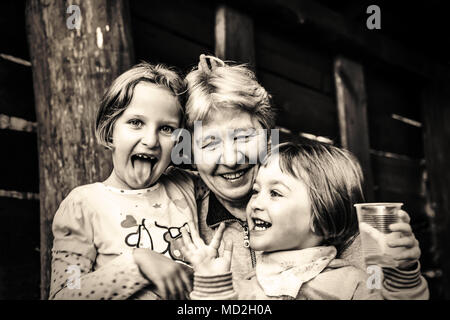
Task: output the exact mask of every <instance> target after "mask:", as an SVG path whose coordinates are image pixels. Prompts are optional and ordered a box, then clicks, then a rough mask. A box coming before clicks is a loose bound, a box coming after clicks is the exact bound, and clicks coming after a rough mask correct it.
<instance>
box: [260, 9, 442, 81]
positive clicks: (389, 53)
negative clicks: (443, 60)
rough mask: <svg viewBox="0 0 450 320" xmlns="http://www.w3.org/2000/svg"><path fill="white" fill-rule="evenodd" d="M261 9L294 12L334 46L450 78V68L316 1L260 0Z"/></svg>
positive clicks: (300, 22)
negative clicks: (352, 49)
mask: <svg viewBox="0 0 450 320" xmlns="http://www.w3.org/2000/svg"><path fill="white" fill-rule="evenodd" d="M255 4H257V5H258V7H259V8H261V7H262V6H265V7H266V8H269V9H270V8H271V10H277V9H278V10H280V9H281V10H283V11H285V12H286V11H287V12H290V13H291V14H292V15H293V16H294V17H295V19H296V21H295V22H296V23H297V25H305V26H306V25H309V26H312V27H314V28H316V29H317V30H318V31H319V32H320V39H321V42H322V43H323V42H325V43H327V45H328V46H330V47H339V46H340V47H342V46H345V47H350V48H354V49H355V50H359V51H361V52H362V53H365V54H367V55H368V56H369V57H374V58H377V59H380V60H381V61H383V62H387V63H389V64H391V65H393V66H397V67H401V68H403V69H405V70H408V71H410V72H413V73H415V74H418V75H421V76H423V77H427V78H430V79H436V78H439V79H446V80H448V79H450V68H449V67H448V66H445V65H443V64H439V63H435V62H433V61H432V60H430V59H429V58H426V57H425V56H423V55H422V54H420V53H418V52H415V51H414V50H411V49H410V48H406V47H404V46H402V45H401V44H399V43H398V42H395V41H393V40H391V39H389V38H387V37H386V36H382V35H380V34H379V33H377V32H371V31H370V30H366V29H365V26H364V27H363V28H362V27H361V25H355V24H354V23H352V22H350V21H348V20H347V19H346V18H344V17H343V16H342V15H340V14H339V13H337V12H335V11H333V10H331V9H328V8H327V7H325V6H323V5H321V4H320V3H318V2H316V1H313V0H259V1H256V2H255Z"/></svg>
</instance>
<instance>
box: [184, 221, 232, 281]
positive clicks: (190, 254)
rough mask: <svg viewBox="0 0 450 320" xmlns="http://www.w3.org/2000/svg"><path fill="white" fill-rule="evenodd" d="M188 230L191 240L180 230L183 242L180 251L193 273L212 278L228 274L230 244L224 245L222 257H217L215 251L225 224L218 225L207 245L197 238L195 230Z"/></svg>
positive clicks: (185, 232)
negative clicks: (189, 263) (191, 267)
mask: <svg viewBox="0 0 450 320" xmlns="http://www.w3.org/2000/svg"><path fill="white" fill-rule="evenodd" d="M190 229H191V236H192V238H191V236H190V235H189V234H188V233H187V231H186V230H185V229H184V228H183V229H181V233H182V235H183V241H184V247H183V248H182V249H181V251H182V252H183V255H184V256H185V257H187V258H188V259H189V261H190V262H191V263H192V265H193V267H194V271H195V273H197V274H198V275H203V276H213V275H217V274H223V273H227V272H229V271H230V265H231V254H232V251H233V244H232V243H231V242H227V243H225V251H224V254H223V257H218V251H217V249H219V246H220V242H221V240H222V236H223V231H224V230H225V223H223V222H222V223H221V224H220V225H219V228H218V229H217V231H216V233H215V234H214V237H213V239H212V240H211V243H210V244H209V245H206V244H205V242H204V241H203V240H202V239H201V238H200V237H199V235H198V232H197V230H196V229H195V228H193V227H191V228H190Z"/></svg>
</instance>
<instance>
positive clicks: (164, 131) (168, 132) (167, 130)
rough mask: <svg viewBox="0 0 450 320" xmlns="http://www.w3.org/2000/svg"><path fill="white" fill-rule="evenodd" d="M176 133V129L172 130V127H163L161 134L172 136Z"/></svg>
mask: <svg viewBox="0 0 450 320" xmlns="http://www.w3.org/2000/svg"><path fill="white" fill-rule="evenodd" d="M174 131H175V129H174V128H172V127H171V126H162V127H161V132H162V133H164V134H167V135H171V134H172V133H173V132H174Z"/></svg>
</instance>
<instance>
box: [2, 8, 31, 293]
mask: <svg viewBox="0 0 450 320" xmlns="http://www.w3.org/2000/svg"><path fill="white" fill-rule="evenodd" d="M24 13H25V3H24V2H22V1H2V2H1V3H0V40H1V41H0V146H1V148H2V155H1V156H0V167H1V168H2V172H1V173H0V220H1V221H2V223H1V224H0V233H1V240H0V300H2V299H38V298H39V281H40V261H39V238H40V236H39V173H38V152H37V136H36V115H35V111H34V99H33V82H32V74H31V65H30V63H29V54H28V46H27V41H26V32H25V14H24Z"/></svg>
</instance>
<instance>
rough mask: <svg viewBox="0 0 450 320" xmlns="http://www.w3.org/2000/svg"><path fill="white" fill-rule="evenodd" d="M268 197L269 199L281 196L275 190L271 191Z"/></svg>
mask: <svg viewBox="0 0 450 320" xmlns="http://www.w3.org/2000/svg"><path fill="white" fill-rule="evenodd" d="M270 196H271V197H281V194H280V193H279V192H277V191H275V190H271V191H270Z"/></svg>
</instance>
